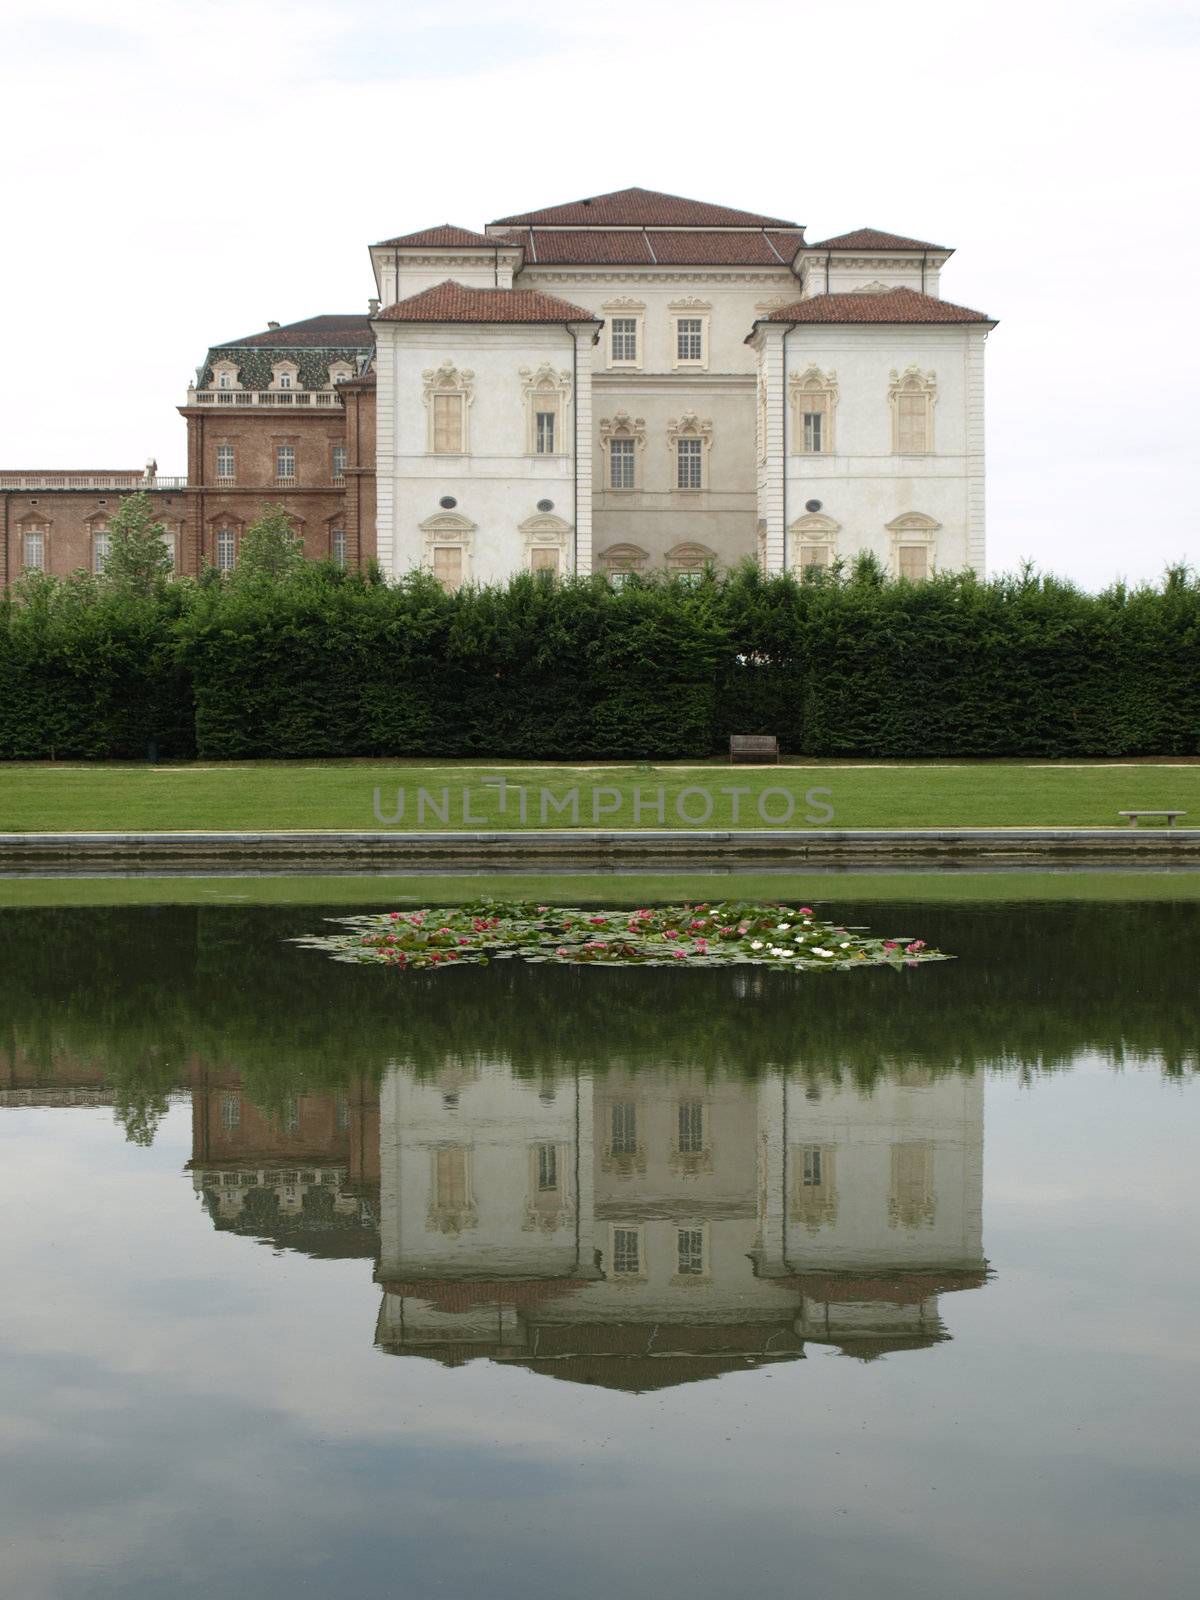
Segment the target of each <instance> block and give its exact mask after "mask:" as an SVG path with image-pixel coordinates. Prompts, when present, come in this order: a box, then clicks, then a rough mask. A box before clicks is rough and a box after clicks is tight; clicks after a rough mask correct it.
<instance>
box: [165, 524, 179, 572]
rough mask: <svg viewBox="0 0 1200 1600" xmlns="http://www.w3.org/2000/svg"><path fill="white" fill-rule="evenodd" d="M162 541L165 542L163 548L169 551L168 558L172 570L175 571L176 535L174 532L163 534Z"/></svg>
mask: <svg viewBox="0 0 1200 1600" xmlns="http://www.w3.org/2000/svg"><path fill="white" fill-rule="evenodd" d="M162 542H163V549H164V550H165V551H166V553H167V560H168V561H169V562H170V564H171V566H170V570H171V571H172V572H174V571H175V559H176V557H175V535H174V534H173V533H164V534H163V536H162Z"/></svg>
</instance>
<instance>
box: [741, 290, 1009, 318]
mask: <svg viewBox="0 0 1200 1600" xmlns="http://www.w3.org/2000/svg"><path fill="white" fill-rule="evenodd" d="M765 320H766V321H768V322H982V323H987V324H988V325H989V326H992V327H994V326H995V323H994V322H993V321H992V318H991V317H989V316H985V314H984V313H983V312H982V311H972V310H971V309H970V308H969V307H967V306H956V305H954V304H953V303H952V302H951V301H949V300H936V299H935V298H934V297H933V295H929V294H918V293H917V291H916V290H915V289H887V290H883V291H882V292H879V293H876V294H817V295H813V297H812V298H811V299H810V300H797V301H796V303H795V304H794V305H790V306H781V307H780V309H779V310H778V311H772V312H771V314H770V316H769V317H767V318H766V319H765Z"/></svg>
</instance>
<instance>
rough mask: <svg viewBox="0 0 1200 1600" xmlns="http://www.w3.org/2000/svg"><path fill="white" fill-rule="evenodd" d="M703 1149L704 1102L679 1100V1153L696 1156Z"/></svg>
mask: <svg viewBox="0 0 1200 1600" xmlns="http://www.w3.org/2000/svg"><path fill="white" fill-rule="evenodd" d="M703 1149H704V1102H703V1101H702V1100H681V1101H680V1102H679V1153H680V1155H683V1156H698V1155H699V1154H700V1153H701V1152H702V1151H703Z"/></svg>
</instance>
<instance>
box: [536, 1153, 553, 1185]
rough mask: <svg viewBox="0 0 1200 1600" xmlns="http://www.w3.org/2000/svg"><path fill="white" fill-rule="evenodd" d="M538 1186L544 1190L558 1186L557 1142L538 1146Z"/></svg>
mask: <svg viewBox="0 0 1200 1600" xmlns="http://www.w3.org/2000/svg"><path fill="white" fill-rule="evenodd" d="M537 1186H538V1189H539V1190H543V1191H544V1190H547V1189H557V1188H558V1146H557V1145H555V1144H540V1145H538V1147H537Z"/></svg>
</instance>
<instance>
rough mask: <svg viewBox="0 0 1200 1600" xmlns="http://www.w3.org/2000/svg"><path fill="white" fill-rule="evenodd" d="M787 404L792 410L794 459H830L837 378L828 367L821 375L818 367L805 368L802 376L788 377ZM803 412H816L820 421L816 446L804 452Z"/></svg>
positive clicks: (794, 373) (792, 374) (805, 441)
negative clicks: (820, 418) (821, 419)
mask: <svg viewBox="0 0 1200 1600" xmlns="http://www.w3.org/2000/svg"><path fill="white" fill-rule="evenodd" d="M788 400H789V401H790V403H791V407H792V451H793V454H795V455H822V456H827V455H832V454H833V449H834V427H833V422H834V412H835V411H836V409H837V403H838V375H837V373H836V371H835V370H834V369H833V368H832V367H831V368H830V369H829V371H828V372H822V371H821V369H820V367H818V366H815V365H811V364H810V365H809V366H807V367H805V369H804V371H803V372H791V373H789V374H788ZM806 412H810V413H811V412H816V413H817V414H819V415H820V416H821V417H822V418H823V419H824V420H823V424H822V429H823V431H822V433H821V439H820V446H819V448H818V449H808V448H807V440H806V438H805V433H804V416H805V413H806Z"/></svg>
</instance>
